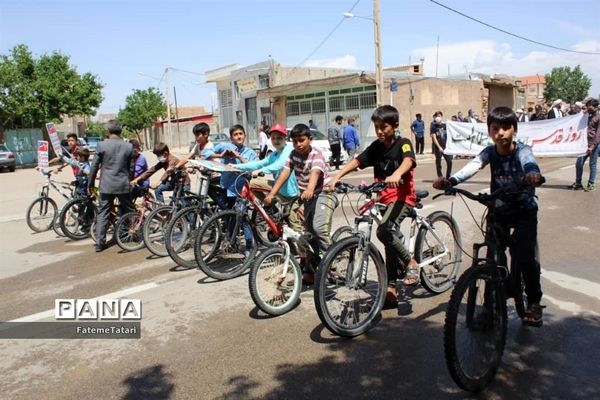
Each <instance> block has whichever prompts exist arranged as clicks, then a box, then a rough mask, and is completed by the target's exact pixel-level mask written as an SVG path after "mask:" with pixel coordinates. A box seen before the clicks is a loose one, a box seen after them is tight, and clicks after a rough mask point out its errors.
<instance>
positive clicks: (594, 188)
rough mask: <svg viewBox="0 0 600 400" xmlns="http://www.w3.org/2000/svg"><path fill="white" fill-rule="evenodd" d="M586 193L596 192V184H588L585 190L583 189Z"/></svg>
mask: <svg viewBox="0 0 600 400" xmlns="http://www.w3.org/2000/svg"><path fill="white" fill-rule="evenodd" d="M584 190H585V191H586V192H593V191H594V190H596V184H595V183H588V184H587V186H586V188H585V189H584Z"/></svg>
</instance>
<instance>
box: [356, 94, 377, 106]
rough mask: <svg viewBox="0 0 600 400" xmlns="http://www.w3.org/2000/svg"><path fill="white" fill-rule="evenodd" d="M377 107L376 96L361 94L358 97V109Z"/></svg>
mask: <svg viewBox="0 0 600 400" xmlns="http://www.w3.org/2000/svg"><path fill="white" fill-rule="evenodd" d="M376 105H377V94H375V93H363V94H361V95H360V108H374V107H375V106H376Z"/></svg>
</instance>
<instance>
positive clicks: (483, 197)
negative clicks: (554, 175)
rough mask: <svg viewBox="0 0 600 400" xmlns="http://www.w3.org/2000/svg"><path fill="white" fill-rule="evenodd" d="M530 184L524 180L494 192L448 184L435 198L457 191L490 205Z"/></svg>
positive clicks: (541, 182)
mask: <svg viewBox="0 0 600 400" xmlns="http://www.w3.org/2000/svg"><path fill="white" fill-rule="evenodd" d="M544 183H546V178H545V177H543V176H542V178H541V180H540V185H542V184H544ZM527 186H529V185H528V184H527V183H525V182H522V183H521V184H518V185H516V184H514V185H507V186H504V187H501V188H499V189H496V190H494V192H492V193H489V194H488V193H473V192H469V191H468V190H465V189H460V188H457V187H456V186H451V185H448V187H445V188H444V189H443V190H444V192H443V193H439V194H436V195H435V196H433V199H434V200H435V199H437V198H438V197H440V196H454V195H456V194H457V193H458V194H461V195H463V196H465V197H466V198H468V199H470V200H473V201H476V202H478V203H481V204H483V205H488V203H490V202H491V201H494V200H496V199H497V198H498V197H500V196H502V195H503V194H506V193H517V192H520V191H522V190H523V188H525V187H527Z"/></svg>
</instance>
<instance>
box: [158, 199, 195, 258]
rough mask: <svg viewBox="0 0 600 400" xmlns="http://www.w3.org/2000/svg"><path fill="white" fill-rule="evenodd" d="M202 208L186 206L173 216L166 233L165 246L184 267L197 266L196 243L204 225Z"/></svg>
mask: <svg viewBox="0 0 600 400" xmlns="http://www.w3.org/2000/svg"><path fill="white" fill-rule="evenodd" d="M201 213H202V210H201V209H200V207H198V206H191V207H186V208H184V209H182V210H180V211H179V212H178V213H177V214H175V215H174V216H173V218H172V219H171V222H169V225H168V226H167V229H166V233H165V247H166V248H167V252H168V254H169V256H170V257H171V258H172V259H173V261H175V262H176V263H177V264H178V265H180V266H182V267H184V268H197V267H198V264H197V263H196V257H195V255H194V243H195V241H196V236H197V235H198V229H199V228H200V225H202V216H201Z"/></svg>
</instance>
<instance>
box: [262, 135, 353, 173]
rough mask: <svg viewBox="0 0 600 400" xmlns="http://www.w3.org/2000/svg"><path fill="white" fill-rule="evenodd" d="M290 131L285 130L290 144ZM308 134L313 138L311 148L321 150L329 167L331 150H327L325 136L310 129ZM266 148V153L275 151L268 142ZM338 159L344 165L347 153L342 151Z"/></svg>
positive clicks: (327, 144) (327, 143)
mask: <svg viewBox="0 0 600 400" xmlns="http://www.w3.org/2000/svg"><path fill="white" fill-rule="evenodd" d="M290 131H291V129H290V128H288V129H287V134H288V141H290V142H291V141H292V139H291V138H290ZM310 133H311V134H312V138H313V139H312V146H313V147H314V148H316V149H319V150H321V153H323V156H324V157H325V159H326V160H327V161H328V162H329V164H330V165H331V149H330V148H329V141H327V135H325V134H323V132H321V131H318V130H316V129H311V130H310ZM267 146H268V150H267V153H268V152H271V151H273V150H275V149H274V148H273V145H272V144H271V141H270V140H269V141H268V142H267ZM340 159H341V160H342V163H345V162H346V161H348V153H346V150H344V149H342V152H341V154H340Z"/></svg>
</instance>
